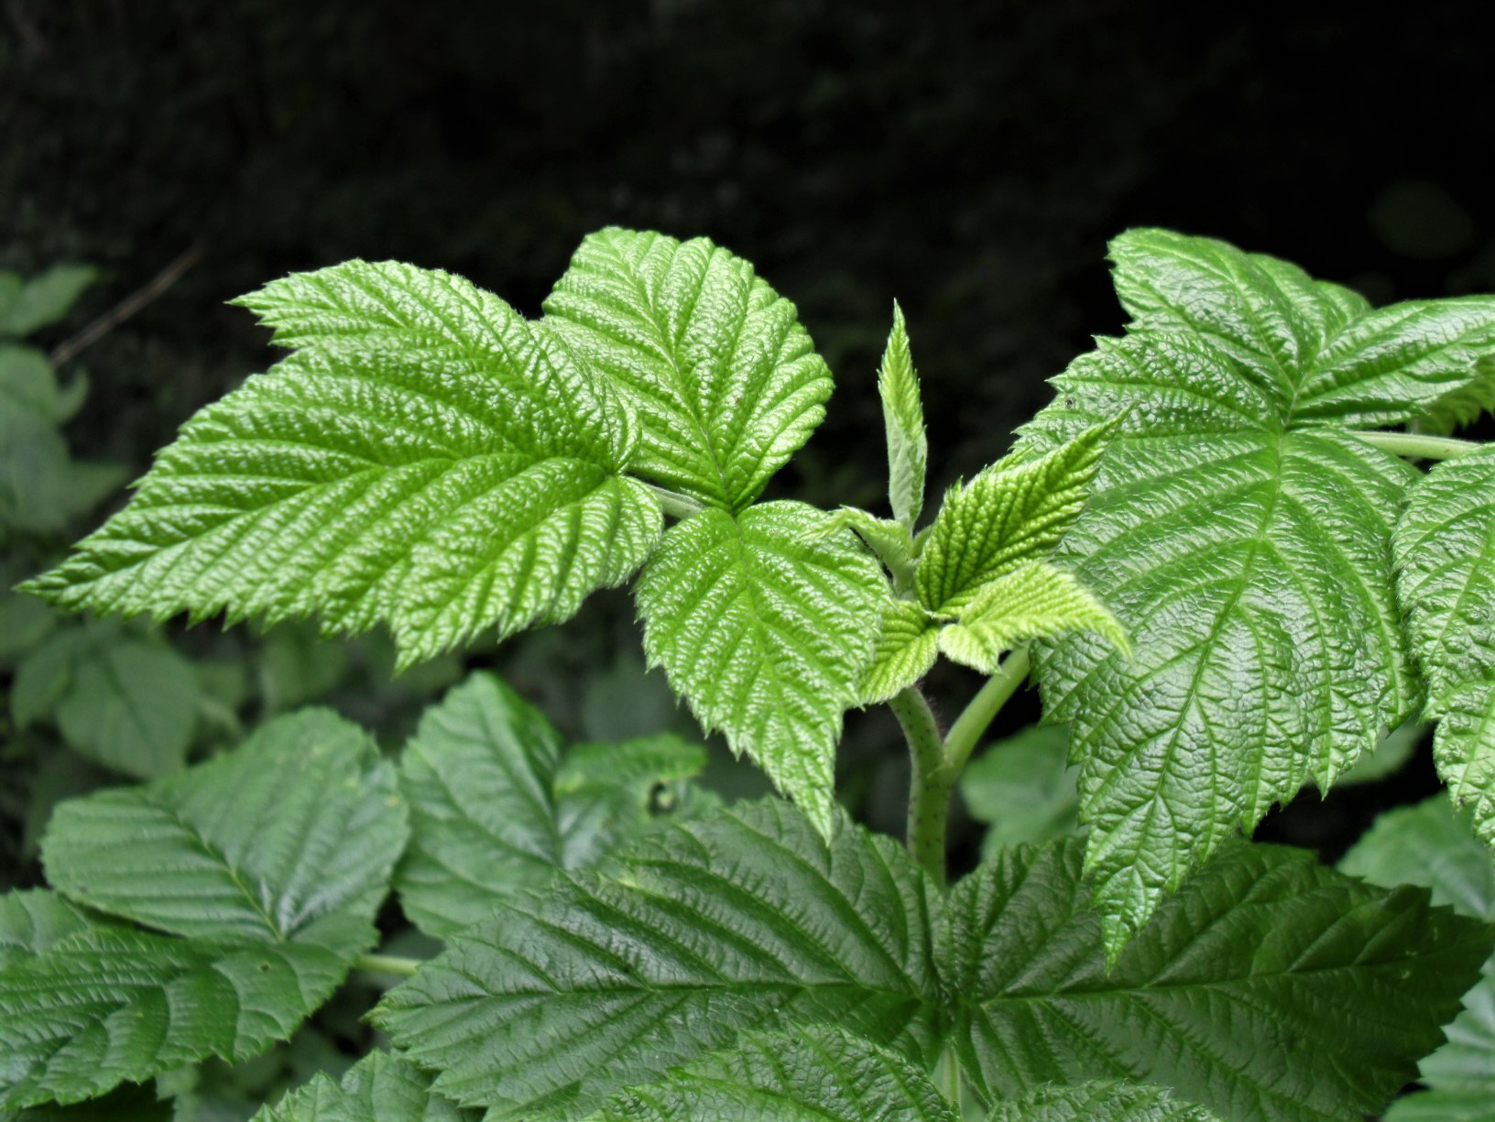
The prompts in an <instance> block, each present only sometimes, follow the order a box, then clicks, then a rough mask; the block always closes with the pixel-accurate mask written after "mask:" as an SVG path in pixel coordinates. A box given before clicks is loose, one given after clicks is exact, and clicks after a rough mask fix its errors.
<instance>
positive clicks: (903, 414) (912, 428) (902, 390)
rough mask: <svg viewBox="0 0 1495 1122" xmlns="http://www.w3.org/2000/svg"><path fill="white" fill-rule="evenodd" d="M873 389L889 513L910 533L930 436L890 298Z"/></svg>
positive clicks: (899, 316)
mask: <svg viewBox="0 0 1495 1122" xmlns="http://www.w3.org/2000/svg"><path fill="white" fill-rule="evenodd" d="M877 393H878V396H879V397H881V398H882V419H883V425H884V427H885V428H886V430H887V442H888V501H889V502H890V503H891V504H892V506H893V517H894V518H895V519H896V520H897V521H898V522H899V523H900V524H901V525H902V526H903V527H904V529H906V530H908V531H909V532H910V533H912V532H913V529H914V524H915V523H916V522H918V521H919V514H920V512H921V511H922V510H923V509H924V473H925V469H926V467H927V466H928V463H929V438H928V437H927V436H926V435H925V432H924V403H923V401H921V400H920V397H919V375H918V374H917V372H915V370H914V360H913V356H912V355H911V354H910V353H909V347H908V328H907V327H906V326H905V325H904V322H903V309H902V308H900V307H899V306H898V304H897V301H894V303H893V330H892V331H891V332H890V333H889V334H888V344H887V347H886V348H885V349H884V350H883V355H882V365H881V366H880V367H878V370H877Z"/></svg>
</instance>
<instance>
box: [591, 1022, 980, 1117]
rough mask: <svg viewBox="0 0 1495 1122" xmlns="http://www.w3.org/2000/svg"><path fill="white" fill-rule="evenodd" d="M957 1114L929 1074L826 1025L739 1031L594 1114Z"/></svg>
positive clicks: (880, 1048) (818, 1115) (870, 1043)
mask: <svg viewBox="0 0 1495 1122" xmlns="http://www.w3.org/2000/svg"><path fill="white" fill-rule="evenodd" d="M686 1118H718V1119H733V1120H734V1122H865V1120H866V1119H869V1118H876V1119H880V1120H881V1122H959V1120H958V1118H957V1116H956V1114H955V1112H954V1111H953V1110H951V1109H950V1104H949V1103H947V1102H946V1101H945V1099H944V1097H943V1096H942V1095H941V1094H940V1092H939V1089H938V1088H936V1087H935V1085H934V1084H933V1083H932V1082H931V1081H930V1079H929V1076H928V1074H927V1073H926V1072H925V1071H924V1070H923V1069H921V1068H919V1067H916V1066H915V1065H914V1064H912V1063H910V1062H909V1061H908V1060H907V1059H906V1058H905V1057H903V1056H900V1055H898V1054H897V1053H896V1052H892V1051H889V1050H888V1049H886V1048H882V1047H879V1046H878V1045H876V1044H873V1043H872V1042H871V1041H868V1040H864V1039H862V1038H861V1037H858V1036H853V1035H852V1034H851V1033H849V1032H846V1031H845V1030H843V1029H838V1028H833V1027H831V1026H828V1025H820V1026H814V1027H810V1026H796V1027H794V1028H792V1029H790V1030H788V1031H784V1032H766V1033H758V1032H745V1033H743V1034H742V1035H741V1036H740V1037H738V1039H737V1043H736V1045H735V1046H734V1047H733V1048H731V1049H730V1050H727V1051H722V1052H716V1053H713V1054H711V1055H709V1056H705V1057H703V1058H702V1059H700V1060H697V1061H696V1062H694V1063H692V1064H690V1065H688V1066H686V1067H684V1068H677V1069H676V1070H674V1071H672V1072H670V1073H669V1074H668V1075H666V1076H665V1077H664V1078H663V1079H661V1080H659V1081H658V1082H656V1083H651V1084H647V1085H645V1086H641V1087H631V1088H629V1089H628V1090H627V1091H625V1092H623V1093H622V1094H620V1095H618V1096H617V1097H615V1098H614V1099H613V1100H612V1101H611V1102H609V1103H608V1104H607V1105H606V1106H604V1107H603V1108H602V1109H601V1110H600V1111H598V1112H597V1113H596V1114H595V1115H593V1120H594V1122H678V1120H679V1119H686Z"/></svg>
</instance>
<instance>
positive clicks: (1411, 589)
mask: <svg viewBox="0 0 1495 1122" xmlns="http://www.w3.org/2000/svg"><path fill="white" fill-rule="evenodd" d="M1394 543H1395V547H1396V561H1397V589H1398V591H1399V592H1400V593H1401V599H1402V603H1403V604H1404V605H1406V606H1407V607H1408V608H1409V609H1410V612H1411V625H1412V638H1413V643H1414V645H1415V649H1416V651H1417V656H1418V659H1419V661H1420V662H1421V663H1422V668H1423V671H1424V672H1425V673H1426V675H1427V679H1428V699H1427V708H1426V711H1425V715H1426V716H1428V717H1429V718H1432V719H1435V720H1436V721H1437V726H1436V727H1435V729H1434V730H1433V758H1434V760H1435V761H1436V762H1437V764H1438V774H1439V775H1441V776H1442V777H1443V781H1444V782H1445V783H1447V784H1448V790H1449V794H1450V795H1452V797H1453V800H1454V802H1455V804H1457V805H1460V806H1462V805H1465V804H1471V805H1472V806H1473V808H1474V822H1475V827H1476V829H1477V830H1478V831H1479V835H1480V837H1482V838H1484V839H1485V841H1486V842H1488V843H1489V844H1491V845H1492V846H1495V452H1492V451H1490V450H1487V449H1482V450H1480V451H1478V452H1475V453H1473V454H1472V455H1469V456H1464V457H1461V458H1459V459H1457V460H1448V461H1445V462H1444V463H1441V464H1437V465H1436V466H1434V468H1433V469H1432V470H1431V471H1430V472H1428V473H1427V475H1426V476H1425V477H1424V478H1423V479H1422V480H1421V481H1420V482H1419V483H1418V485H1417V486H1416V487H1414V488H1413V489H1412V491H1411V494H1410V495H1409V497H1408V500H1407V506H1406V509H1405V511H1404V512H1403V514H1402V520H1401V522H1400V523H1399V524H1398V525H1397V528H1396V535H1395V538H1394Z"/></svg>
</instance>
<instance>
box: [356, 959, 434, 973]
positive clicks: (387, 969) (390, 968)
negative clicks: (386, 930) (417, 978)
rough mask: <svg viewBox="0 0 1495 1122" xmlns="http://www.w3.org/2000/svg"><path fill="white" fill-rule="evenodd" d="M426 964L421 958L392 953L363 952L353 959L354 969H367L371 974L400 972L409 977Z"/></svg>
mask: <svg viewBox="0 0 1495 1122" xmlns="http://www.w3.org/2000/svg"><path fill="white" fill-rule="evenodd" d="M423 965H424V960H423V959H419V958H401V957H399V956H398V955H392V954H361V955H359V956H358V957H357V958H355V959H354V960H353V969H354V970H367V971H368V972H369V973H371V974H398V975H399V976H400V977H402V978H408V977H410V976H411V975H412V974H414V973H415V972H416V971H417V970H419V969H420V968H421V966H423Z"/></svg>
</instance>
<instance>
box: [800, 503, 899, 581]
mask: <svg viewBox="0 0 1495 1122" xmlns="http://www.w3.org/2000/svg"><path fill="white" fill-rule="evenodd" d="M848 527H849V528H850V529H852V530H855V531H856V535H857V537H859V538H861V539H862V541H863V542H864V543H865V544H866V546H867V548H868V549H870V550H871V551H872V552H873V554H875V555H876V557H877V559H878V560H879V561H881V562H882V566H883V568H884V569H886V570H887V571H888V576H889V577H890V578H891V580H892V582H893V590H894V591H895V592H897V593H899V594H900V595H901V594H903V593H905V592H911V591H912V590H913V584H914V539H913V535H912V534H910V533H909V532H908V529H907V527H905V526H904V525H903V524H902V523H899V522H894V521H892V520H891V519H887V518H875V517H873V516H872V515H870V514H868V513H867V512H866V511H865V510H859V509H858V508H856V507H854V506H843V507H842V508H841V509H840V510H837V511H835V512H834V513H832V515H831V517H830V518H829V519H828V520H827V521H825V522H823V523H821V524H819V525H818V526H816V528H815V529H814V530H813V531H812V532H811V534H810V535H809V536H810V538H811V539H812V540H813V539H818V538H825V537H832V536H835V535H838V534H840V533H841V531H842V530H843V529H845V528H848Z"/></svg>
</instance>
